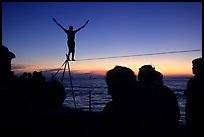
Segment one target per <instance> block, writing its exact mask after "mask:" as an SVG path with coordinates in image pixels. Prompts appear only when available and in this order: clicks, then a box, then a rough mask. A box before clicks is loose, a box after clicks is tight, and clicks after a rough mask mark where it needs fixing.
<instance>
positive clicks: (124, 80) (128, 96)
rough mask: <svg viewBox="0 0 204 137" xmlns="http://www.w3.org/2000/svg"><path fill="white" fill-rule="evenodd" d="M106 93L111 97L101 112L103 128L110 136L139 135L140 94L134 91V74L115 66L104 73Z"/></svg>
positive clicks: (129, 70)
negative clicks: (103, 120)
mask: <svg viewBox="0 0 204 137" xmlns="http://www.w3.org/2000/svg"><path fill="white" fill-rule="evenodd" d="M106 83H107V86H108V93H109V95H111V97H112V101H111V102H109V103H108V104H107V105H106V106H105V108H104V110H103V112H104V115H105V118H106V120H105V121H106V122H107V123H106V124H105V127H106V128H107V130H108V131H107V132H108V133H110V134H112V135H140V133H141V132H142V131H141V129H140V128H141V122H140V121H139V119H141V117H140V113H141V111H140V109H139V107H138V106H139V105H140V103H139V102H140V99H141V97H140V94H139V93H137V91H136V83H137V81H136V76H135V74H134V72H133V71H132V70H131V69H129V68H127V67H123V66H116V67H114V68H113V69H111V70H109V71H108V72H107V73H106Z"/></svg>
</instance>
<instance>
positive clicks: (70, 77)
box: [66, 54, 76, 109]
mask: <svg viewBox="0 0 204 137" xmlns="http://www.w3.org/2000/svg"><path fill="white" fill-rule="evenodd" d="M66 56H67V64H68V70H69V79H70V84H71V88H72V96H73V100H74V108H75V109H76V101H75V95H74V89H73V84H72V76H71V72H70V66H69V61H68V55H67V54H66Z"/></svg>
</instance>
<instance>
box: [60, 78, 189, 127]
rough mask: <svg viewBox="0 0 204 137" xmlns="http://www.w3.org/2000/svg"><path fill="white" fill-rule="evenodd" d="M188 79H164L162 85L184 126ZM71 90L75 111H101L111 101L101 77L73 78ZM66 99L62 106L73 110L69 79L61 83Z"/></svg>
mask: <svg viewBox="0 0 204 137" xmlns="http://www.w3.org/2000/svg"><path fill="white" fill-rule="evenodd" d="M188 80H189V78H186V77H166V78H164V84H165V85H166V86H168V87H169V88H170V89H172V90H173V91H174V93H175V94H176V96H177V100H178V103H179V107H180V113H181V118H180V122H181V123H183V124H185V111H184V109H185V103H186V102H185V97H184V95H183V93H184V90H185V89H186V86H187V81H188ZM72 83H73V89H74V95H75V101H76V107H77V109H81V110H84V111H94V112H98V111H102V110H103V108H104V107H105V105H106V104H107V103H108V102H109V101H111V96H110V95H108V91H107V85H106V82H105V79H104V78H103V77H100V78H89V77H83V78H73V81H72ZM63 84H64V86H65V89H66V93H67V97H66V99H65V101H64V106H66V107H71V108H74V101H73V94H72V90H71V86H70V81H69V79H64V82H63Z"/></svg>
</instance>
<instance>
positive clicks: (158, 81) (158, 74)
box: [154, 71, 164, 85]
mask: <svg viewBox="0 0 204 137" xmlns="http://www.w3.org/2000/svg"><path fill="white" fill-rule="evenodd" d="M155 73H156V76H155V81H154V83H155V84H157V85H163V84H164V83H163V75H162V73H161V72H159V71H155Z"/></svg>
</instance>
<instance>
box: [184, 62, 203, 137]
mask: <svg viewBox="0 0 204 137" xmlns="http://www.w3.org/2000/svg"><path fill="white" fill-rule="evenodd" d="M192 65H193V67H192V71H193V74H194V77H192V78H191V79H190V80H189V81H188V83H187V89H186V91H185V92H184V95H185V96H186V107H185V116H186V126H187V133H188V134H189V135H190V136H196V135H200V134H201V124H202V123H201V96H202V95H201V92H203V91H204V90H203V83H202V82H203V76H202V75H203V74H202V71H203V70H202V69H203V68H202V67H201V66H202V58H196V59H194V60H193V61H192Z"/></svg>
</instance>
